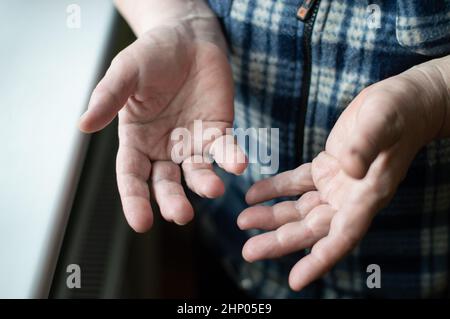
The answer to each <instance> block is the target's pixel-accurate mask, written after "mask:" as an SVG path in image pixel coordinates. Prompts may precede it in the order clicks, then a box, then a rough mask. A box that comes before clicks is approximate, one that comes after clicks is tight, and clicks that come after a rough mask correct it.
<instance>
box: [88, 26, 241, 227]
mask: <svg viewBox="0 0 450 319" xmlns="http://www.w3.org/2000/svg"><path fill="white" fill-rule="evenodd" d="M119 111H120V112H119ZM118 112H119V140H120V145H119V150H118V154H117V183H118V187H119V192H120V196H121V200H122V205H123V210H124V213H125V216H126V218H127V220H128V223H129V224H130V225H131V227H133V228H134V229H135V230H136V231H138V232H143V231H146V230H147V229H149V228H150V227H151V225H152V222H153V215H152V209H151V205H150V191H149V187H148V184H147V180H149V179H150V186H151V187H150V190H151V191H152V194H153V195H154V197H155V199H156V201H157V203H158V205H159V207H160V210H161V214H162V216H163V217H164V218H165V219H166V220H168V221H173V222H175V223H177V224H180V225H183V224H186V223H187V222H189V221H190V220H191V219H192V218H193V208H192V206H191V204H190V203H189V201H188V200H187V198H186V195H185V193H184V191H183V187H182V185H181V170H180V166H179V165H178V164H177V163H174V162H173V161H172V157H171V151H172V149H173V147H174V145H175V143H176V142H177V141H174V140H173V139H172V138H171V134H172V132H173V130H174V129H176V128H186V129H188V130H189V132H191V133H192V135H194V132H193V127H194V121H195V120H201V121H202V124H203V128H204V129H206V128H214V129H217V130H219V132H220V134H218V135H216V136H215V139H207V138H205V137H204V136H202V135H200V137H198V136H194V137H193V139H197V140H196V141H192V142H193V143H200V144H199V145H201V146H202V149H201V150H199V149H193V148H192V149H190V151H189V153H188V154H185V155H184V157H183V158H182V168H183V173H184V177H185V179H186V183H187V185H188V187H189V188H190V189H192V190H193V191H194V192H195V193H197V194H198V195H200V196H204V197H210V198H213V197H217V196H220V195H221V194H222V193H223V192H224V185H223V183H222V181H221V180H220V179H219V177H218V176H217V175H216V174H214V172H213V170H212V166H211V164H209V161H202V162H201V163H199V161H198V159H199V157H200V159H202V157H203V156H204V154H205V150H206V151H207V153H211V154H212V155H213V156H215V159H216V160H217V158H218V157H220V156H219V155H220V154H222V153H224V152H225V151H229V152H233V153H234V155H235V161H231V162H230V161H219V166H221V167H223V168H224V169H225V170H226V171H228V172H231V173H234V174H240V173H242V171H243V170H244V169H245V167H246V158H245V155H244V154H243V153H242V151H241V150H240V149H239V148H238V147H237V146H236V145H235V141H234V139H233V138H232V137H230V135H226V132H225V130H226V129H227V128H230V127H231V126H232V121H233V83H232V76H231V70H230V66H229V63H228V61H227V57H226V55H225V53H224V52H223V48H221V46H220V45H219V44H216V43H214V42H211V41H209V40H208V41H207V40H204V39H202V38H201V37H199V36H197V35H196V34H195V30H192V29H191V28H190V27H189V26H188V25H187V24H181V23H180V24H178V25H174V26H164V27H159V28H153V29H151V30H150V31H148V32H147V33H145V34H143V35H142V36H141V37H139V38H138V40H137V41H136V42H134V43H133V44H132V45H130V46H129V47H128V48H126V49H125V50H124V51H122V52H121V53H120V54H119V55H118V56H117V57H116V58H115V59H114V60H113V62H112V64H111V66H110V68H109V70H108V71H107V73H106V75H105V77H104V78H103V79H102V80H101V81H100V83H99V84H98V86H97V87H96V88H95V90H94V92H93V93H92V97H91V100H90V102H89V107H88V111H87V112H86V113H85V114H84V115H83V116H82V118H81V120H80V129H81V130H83V131H84V132H95V131H98V130H101V129H102V128H104V127H105V126H106V125H107V124H108V123H110V122H111V121H112V120H113V119H114V117H115V116H116V114H117V113H118ZM198 138H199V139H200V140H198ZM194 145H195V144H194ZM218 154H219V155H218Z"/></svg>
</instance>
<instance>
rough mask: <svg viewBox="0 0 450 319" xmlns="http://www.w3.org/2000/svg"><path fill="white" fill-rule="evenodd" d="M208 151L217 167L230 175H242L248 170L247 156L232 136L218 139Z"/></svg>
mask: <svg viewBox="0 0 450 319" xmlns="http://www.w3.org/2000/svg"><path fill="white" fill-rule="evenodd" d="M208 151H209V154H210V155H211V156H212V157H213V158H214V160H215V162H216V163H217V165H219V167H221V168H223V169H224V170H225V171H227V172H228V173H232V174H235V175H240V174H242V173H243V172H244V170H245V169H246V168H247V165H248V160H247V156H246V155H245V153H244V152H243V151H242V149H241V148H240V146H239V145H238V144H237V142H236V139H235V138H234V136H232V135H223V136H220V137H218V138H217V139H215V140H214V142H213V143H212V144H211V146H210V147H209V149H208Z"/></svg>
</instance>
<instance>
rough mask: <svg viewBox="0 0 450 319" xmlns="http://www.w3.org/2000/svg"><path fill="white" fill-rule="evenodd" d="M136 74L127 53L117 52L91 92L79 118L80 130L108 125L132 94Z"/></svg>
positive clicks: (94, 130)
mask: <svg viewBox="0 0 450 319" xmlns="http://www.w3.org/2000/svg"><path fill="white" fill-rule="evenodd" d="M137 74H138V68H137V66H136V64H135V63H133V61H132V59H131V58H130V57H129V55H127V54H126V53H125V51H124V52H121V53H119V54H118V55H117V56H116V57H115V58H114V59H113V61H112V63H111V66H110V67H109V69H108V71H107V72H106V74H105V76H104V77H103V79H102V80H101V81H100V83H99V84H98V85H97V87H96V88H95V89H94V91H93V92H92V95H91V99H90V101H89V105H88V110H87V111H86V112H85V113H84V114H83V115H82V116H81V118H80V122H79V128H80V130H81V131H83V132H85V133H93V132H97V131H99V130H101V129H103V128H104V127H105V126H106V125H108V124H109V123H110V122H111V121H112V120H113V119H114V118H115V117H116V115H117V113H118V112H119V111H120V109H121V108H122V107H123V106H124V105H125V103H126V102H127V100H128V98H129V97H130V95H132V94H133V91H134V89H135V86H136V81H137Z"/></svg>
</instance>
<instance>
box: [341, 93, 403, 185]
mask: <svg viewBox="0 0 450 319" xmlns="http://www.w3.org/2000/svg"><path fill="white" fill-rule="evenodd" d="M381 103H382V102H381V101H378V100H375V99H366V101H365V102H363V104H362V105H361V106H360V108H359V111H358V113H357V115H356V122H355V126H354V128H353V130H352V132H351V137H350V139H349V141H348V143H347V144H346V146H344V151H343V153H342V154H341V158H340V162H341V165H342V168H343V169H344V170H345V172H346V173H347V174H349V175H350V176H352V177H354V178H358V179H360V178H363V177H364V176H365V175H366V173H367V171H368V169H369V167H370V165H371V164H372V162H373V161H374V160H375V158H376V157H377V156H378V154H379V153H380V152H381V151H382V150H385V149H387V148H389V147H390V146H392V145H393V144H394V143H395V142H396V141H398V139H399V138H400V134H401V131H402V129H401V119H400V118H399V116H398V114H397V112H396V111H395V108H394V107H392V105H389V103H387V102H386V103H384V104H381Z"/></svg>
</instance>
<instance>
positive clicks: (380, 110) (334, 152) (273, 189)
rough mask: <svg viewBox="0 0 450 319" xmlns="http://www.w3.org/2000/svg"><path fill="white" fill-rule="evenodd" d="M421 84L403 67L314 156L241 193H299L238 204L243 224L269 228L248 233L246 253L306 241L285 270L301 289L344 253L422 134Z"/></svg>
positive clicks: (282, 251) (252, 197)
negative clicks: (302, 252) (304, 251)
mask: <svg viewBox="0 0 450 319" xmlns="http://www.w3.org/2000/svg"><path fill="white" fill-rule="evenodd" d="M419 92H420V90H419V89H418V88H417V87H416V86H415V85H414V83H413V82H412V81H409V79H408V77H407V76H403V75H402V76H396V77H393V78H390V79H387V80H385V81H382V82H379V83H378V84H375V85H373V86H371V87H369V88H367V89H365V90H364V91H362V92H361V93H360V94H359V95H358V96H357V97H356V98H355V100H354V101H353V102H352V103H351V104H350V105H349V106H348V107H347V108H346V109H345V111H344V112H343V113H342V114H341V116H340V117H339V119H338V121H337V123H336V124H335V126H334V128H333V130H332V131H331V133H330V135H329V137H328V139H327V142H326V148H325V151H323V152H321V153H320V154H319V155H318V156H317V157H316V158H315V159H314V160H313V161H312V163H307V164H304V165H302V166H300V167H298V168H297V169H295V170H292V171H288V172H283V173H280V174H279V175H276V176H274V177H271V178H268V179H265V180H262V181H259V182H257V183H255V184H254V185H253V186H252V187H251V188H250V189H249V191H248V193H247V196H246V200H247V202H248V203H249V204H256V203H261V202H264V201H266V200H269V199H272V198H276V197H281V196H293V195H301V194H302V196H301V197H300V198H299V199H298V200H297V201H285V202H281V203H278V204H276V205H274V206H253V207H250V208H248V209H246V210H245V211H244V212H242V214H241V215H240V216H239V218H238V225H239V227H240V228H241V229H251V228H257V229H263V230H268V231H269V232H266V233H263V234H261V235H257V236H255V237H253V238H251V239H249V240H248V242H247V243H246V244H245V246H244V248H243V256H244V258H245V259H246V260H248V261H250V262H252V261H256V260H261V259H266V258H276V257H280V256H283V255H286V254H289V253H292V252H295V251H299V250H301V249H304V248H310V247H312V250H311V253H310V254H308V255H307V256H305V257H303V258H302V259H301V260H300V261H299V262H298V263H297V264H296V265H295V266H294V267H293V269H292V270H291V273H290V277H289V283H290V286H291V288H292V289H294V290H300V289H302V288H303V287H305V286H306V285H308V284H309V283H311V282H312V281H313V280H315V279H318V278H319V277H320V276H322V275H323V274H325V273H326V272H327V271H328V270H329V269H330V268H331V267H332V266H334V265H335V264H336V263H337V262H338V261H339V260H340V259H341V258H343V257H344V256H345V255H346V254H347V253H349V252H350V251H351V250H352V248H354V246H355V245H356V244H357V243H358V242H359V241H360V240H361V239H362V237H363V236H364V234H365V233H366V231H367V229H368V227H369V225H370V223H371V221H372V219H373V217H374V216H375V214H376V213H377V212H378V211H379V210H380V209H381V208H383V207H384V206H386V205H387V203H388V202H389V200H390V199H391V198H392V196H393V195H394V193H395V191H396V189H397V187H398V185H399V183H400V182H401V181H402V179H403V178H404V176H405V174H406V172H407V170H408V167H409V166H410V164H411V161H412V159H413V158H414V156H415V154H416V153H417V152H418V150H419V149H420V147H421V146H422V145H424V144H425V142H426V141H425V139H426V138H427V134H426V133H425V125H426V122H427V117H428V115H427V113H426V112H424V111H421V110H423V108H421V107H419V105H418V103H421V102H422V101H421V99H419V98H418V97H417V95H416V93H419Z"/></svg>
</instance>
